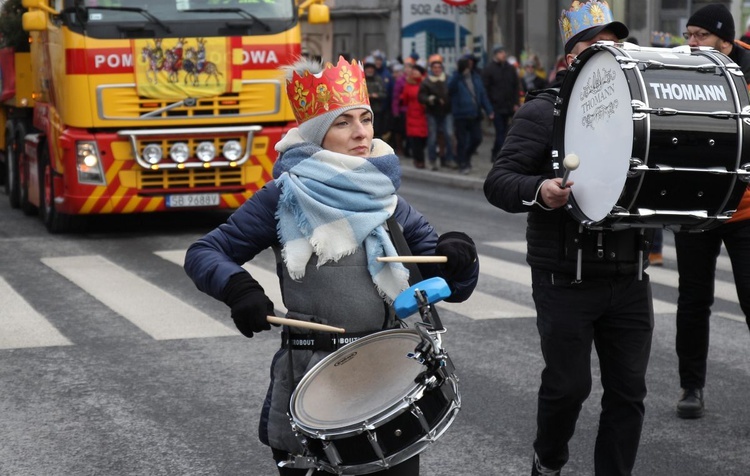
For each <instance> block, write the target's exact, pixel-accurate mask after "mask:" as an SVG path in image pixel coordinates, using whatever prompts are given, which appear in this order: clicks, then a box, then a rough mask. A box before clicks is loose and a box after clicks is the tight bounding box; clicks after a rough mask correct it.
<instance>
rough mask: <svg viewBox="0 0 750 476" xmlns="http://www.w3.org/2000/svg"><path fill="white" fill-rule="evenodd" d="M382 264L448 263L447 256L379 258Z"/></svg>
mask: <svg viewBox="0 0 750 476" xmlns="http://www.w3.org/2000/svg"><path fill="white" fill-rule="evenodd" d="M378 261H380V262H381V263H447V262H448V257H447V256H378Z"/></svg>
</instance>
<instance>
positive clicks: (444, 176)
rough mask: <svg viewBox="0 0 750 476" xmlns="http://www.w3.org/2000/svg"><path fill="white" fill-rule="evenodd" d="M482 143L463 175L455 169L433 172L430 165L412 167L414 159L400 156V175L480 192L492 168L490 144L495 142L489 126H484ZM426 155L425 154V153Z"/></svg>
mask: <svg viewBox="0 0 750 476" xmlns="http://www.w3.org/2000/svg"><path fill="white" fill-rule="evenodd" d="M483 131H484V134H483V140H482V143H481V144H480V145H479V149H478V150H477V153H476V155H474V156H473V157H472V158H471V170H470V171H469V173H468V174H466V175H463V174H460V173H459V172H458V170H457V169H445V168H443V169H440V170H439V171H436V172H433V171H432V170H430V165H429V164H427V167H426V168H424V169H417V168H416V167H414V159H411V158H408V157H404V156H401V157H400V158H401V175H402V176H403V177H405V178H408V179H415V180H422V181H426V182H432V183H439V184H442V185H448V186H452V187H456V188H462V189H469V190H482V188H483V186H484V179H485V178H486V177H487V173H488V172H489V171H490V168H492V160H491V157H490V156H491V154H492V144H493V143H494V141H495V130H494V129H493V128H492V126H491V125H489V126H487V125H485V126H484V129H483ZM425 155H426V152H425Z"/></svg>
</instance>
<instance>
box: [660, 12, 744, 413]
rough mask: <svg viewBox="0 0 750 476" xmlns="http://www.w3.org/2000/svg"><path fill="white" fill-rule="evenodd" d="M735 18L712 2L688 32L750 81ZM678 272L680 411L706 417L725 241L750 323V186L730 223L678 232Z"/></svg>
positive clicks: (694, 42)
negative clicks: (711, 345) (712, 320)
mask: <svg viewBox="0 0 750 476" xmlns="http://www.w3.org/2000/svg"><path fill="white" fill-rule="evenodd" d="M734 34H735V31H734V18H732V14H731V13H730V12H729V10H728V9H727V7H725V6H724V5H723V4H718V3H712V4H710V5H706V6H705V7H703V8H701V9H699V10H698V11H696V12H695V13H694V14H693V16H691V17H690V19H689V20H688V22H687V28H686V31H685V33H683V36H684V37H685V39H686V40H688V44H689V45H690V46H691V47H696V46H710V47H712V48H714V49H716V50H718V51H720V52H722V53H724V54H725V55H727V56H729V58H730V59H732V60H733V61H734V62H735V63H737V64H738V65H739V66H740V68H742V72H743V73H744V75H745V80H746V81H748V80H750V51H748V50H746V49H745V48H743V47H742V46H739V45H738V44H736V43H735V42H734ZM674 242H675V248H676V250H677V271H678V273H679V275H680V279H679V286H678V292H679V296H678V298H677V322H676V325H677V336H676V338H675V349H676V351H677V359H678V370H679V375H680V387H681V388H682V393H681V395H680V398H679V400H678V401H677V416H678V417H680V418H701V417H702V416H703V410H704V402H703V387H704V386H705V384H706V362H707V359H708V342H709V335H708V334H709V317H710V316H711V305H712V304H713V302H714V277H715V275H716V258H717V257H718V256H719V252H720V251H721V244H722V243H724V247H725V248H726V250H727V254H729V258H730V260H731V262H732V273H733V274H734V281H735V285H736V287H737V295H738V296H739V299H740V307H741V308H742V311H743V312H744V313H745V319H746V321H747V323H748V326H750V189H748V190H746V191H745V194H744V195H743V196H742V201H741V202H740V204H739V206H738V207H737V211H736V212H735V213H734V214H733V215H732V218H731V219H730V220H728V221H727V223H725V224H723V225H721V226H719V227H717V228H714V229H711V230H708V231H704V232H702V233H687V232H682V233H675V237H674Z"/></svg>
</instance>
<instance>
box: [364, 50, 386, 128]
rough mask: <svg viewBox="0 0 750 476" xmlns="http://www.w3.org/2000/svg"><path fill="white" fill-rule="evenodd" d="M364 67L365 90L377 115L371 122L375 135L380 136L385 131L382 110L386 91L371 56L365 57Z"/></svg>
mask: <svg viewBox="0 0 750 476" xmlns="http://www.w3.org/2000/svg"><path fill="white" fill-rule="evenodd" d="M364 67H365V81H366V82H367V92H368V93H369V95H370V107H371V108H372V112H373V115H375V116H376V117H378V119H377V120H376V121H375V123H374V124H373V127H374V128H375V136H376V137H382V136H383V134H384V133H385V131H386V123H385V121H384V118H385V117H384V116H383V111H384V110H385V109H387V107H388V102H387V101H388V93H387V91H386V86H385V82H384V81H383V78H382V77H381V76H379V75H378V74H377V67H376V65H375V58H374V57H373V56H368V57H366V58H365V61H364ZM381 117H382V119H381Z"/></svg>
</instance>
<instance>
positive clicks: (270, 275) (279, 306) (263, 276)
mask: <svg viewBox="0 0 750 476" xmlns="http://www.w3.org/2000/svg"><path fill="white" fill-rule="evenodd" d="M186 252H187V250H167V251H157V252H155V254H156V255H157V256H160V257H161V258H163V259H165V260H167V261H170V262H172V263H174V264H176V265H178V266H183V264H184V263H185V253H186ZM242 267H243V268H245V269H246V270H247V272H248V273H250V275H251V276H252V277H253V278H254V279H255V280H256V281H258V283H259V284H260V285H261V286H262V287H263V290H264V291H265V292H266V296H268V299H270V300H271V302H273V304H274V307H275V308H276V310H277V311H279V312H282V313H284V314H286V307H284V303H283V302H282V300H281V288H279V278H278V277H277V276H276V273H274V272H271V271H268V270H266V269H265V268H261V267H260V266H256V265H254V264H250V263H245V265H243V266H242Z"/></svg>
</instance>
